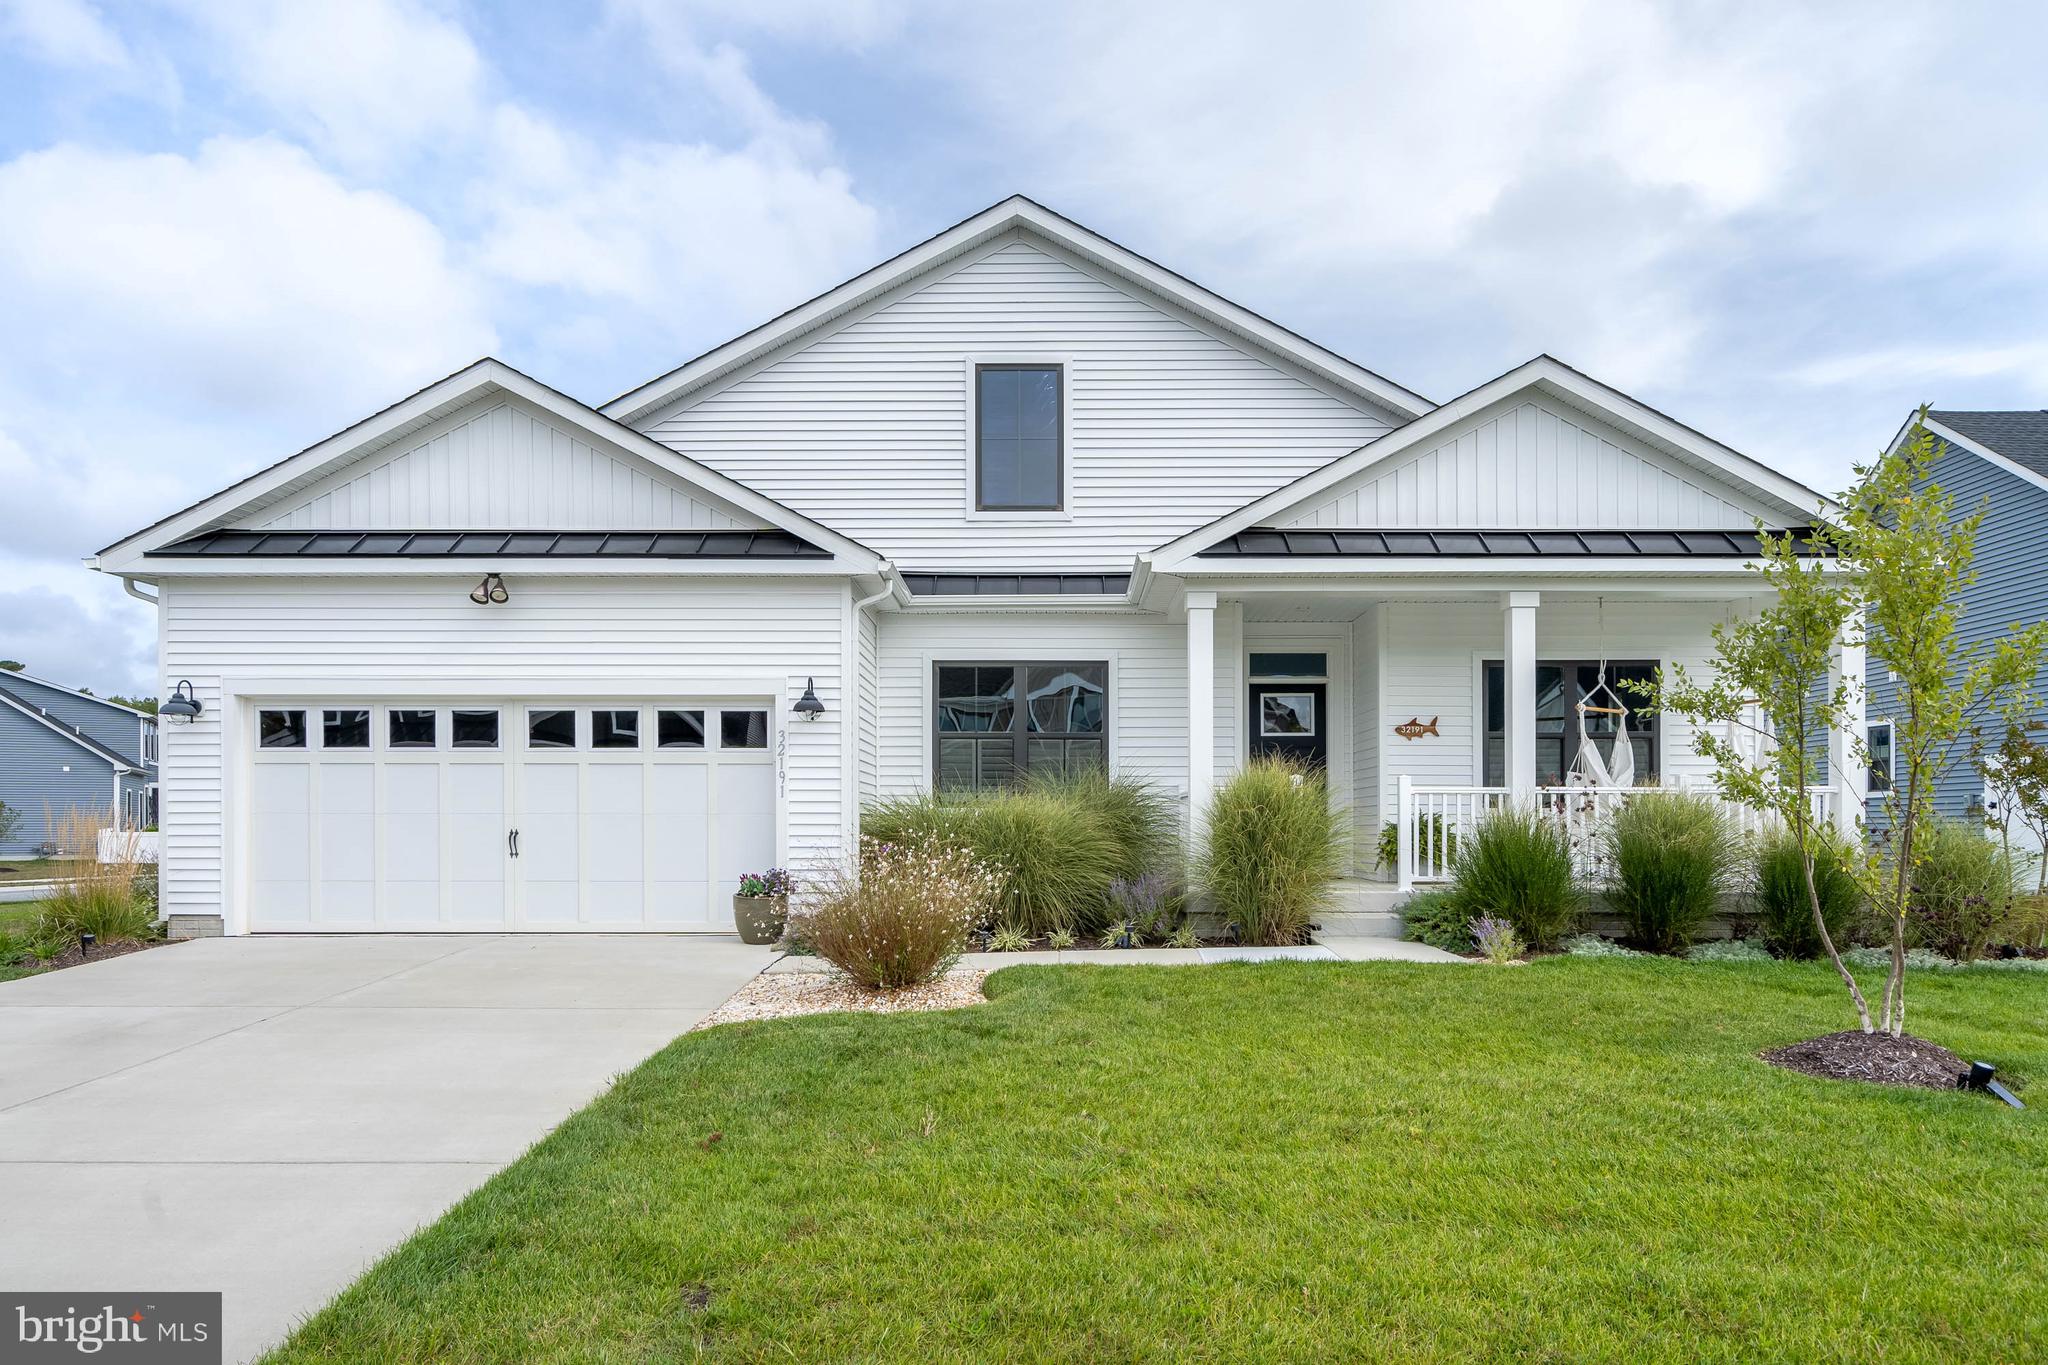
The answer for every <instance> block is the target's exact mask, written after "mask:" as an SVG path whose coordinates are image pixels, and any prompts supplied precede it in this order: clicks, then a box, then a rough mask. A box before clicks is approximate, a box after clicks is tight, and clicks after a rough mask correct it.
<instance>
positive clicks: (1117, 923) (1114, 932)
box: [1101, 919, 1145, 948]
mask: <svg viewBox="0 0 2048 1365" xmlns="http://www.w3.org/2000/svg"><path fill="white" fill-rule="evenodd" d="M1101 943H1102V946H1103V947H1105V948H1142V947H1144V946H1145V934H1144V931H1143V930H1141V929H1139V928H1138V926H1137V925H1136V924H1134V923H1132V922H1131V921H1130V920H1127V919H1120V920H1114V921H1112V922H1110V923H1109V924H1105V925H1104V926H1102V939H1101Z"/></svg>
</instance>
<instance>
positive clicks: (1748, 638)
mask: <svg viewBox="0 0 2048 1365" xmlns="http://www.w3.org/2000/svg"><path fill="white" fill-rule="evenodd" d="M1758 539H1759V540H1760V541H1761V543H1762V546H1763V553H1762V555H1761V556H1760V557H1759V558H1758V560H1757V561H1756V562H1754V563H1753V564H1751V565H1750V568H1751V569H1752V570H1753V571H1754V572H1755V573H1756V574H1757V575H1758V577H1759V579H1760V583H1761V586H1762V587H1765V588H1767V589H1769V591H1770V593H1771V596H1770V599H1769V601H1768V602H1767V604H1766V605H1765V606H1764V607H1763V608H1762V609H1761V610H1760V611H1759V612H1758V613H1757V614H1756V615H1755V616H1753V617H1750V618H1748V619H1745V620H1741V621H1734V622H1725V623H1722V624H1720V625H1717V626H1715V627H1714V665H1713V670H1712V672H1711V673H1709V674H1708V675H1707V676H1704V677H1694V676H1693V675H1692V674H1691V673H1689V672H1688V671H1687V670H1686V668H1685V666H1684V665H1683V664H1672V665H1670V666H1669V667H1668V668H1663V669H1660V670H1658V674H1657V677H1656V680H1655V681H1654V682H1652V683H1651V684H1650V685H1649V686H1648V688H1647V689H1639V690H1646V691H1647V694H1648V696H1649V697H1650V700H1651V704H1652V705H1653V706H1654V707H1655V708H1656V709H1657V710H1659V711H1661V712H1663V713H1665V714H1667V715H1675V716H1680V717H1683V718H1684V719H1685V720H1686V721H1687V722H1689V723H1690V724H1691V726H1692V729H1693V743H1694V745H1695V747H1696V748H1697V749H1698V750H1699V752H1700V753H1701V754H1702V755H1703V756H1704V757H1706V758H1707V759H1709V760H1710V761H1711V762H1712V763H1713V765H1714V786H1715V788H1716V789H1717V790H1718V791H1719V792H1720V794H1721V796H1722V797H1723V799H1725V800H1728V801H1732V802H1735V803H1737V804H1740V805H1744V806H1748V807H1750V808H1751V809H1753V810H1757V811H1761V812H1763V813H1765V814H1766V815H1769V816H1772V817H1775V818H1776V819H1779V820H1782V821H1783V822H1784V824H1785V827H1786V828H1787V829H1788V830H1790V831H1791V832H1792V835H1793V837H1794V838H1795V839H1797V840H1798V843H1799V854H1800V862H1801V864H1802V865H1803V867H1804V870H1805V873H1806V897H1807V903H1808V905H1809V906H1810V907H1811V908H1812V910H1813V923H1814V928H1815V929H1816V930H1817V931H1818V932H1819V934H1820V941H1821V946H1822V947H1824V948H1826V949H1827V954H1828V961H1829V962H1831V963H1833V964H1834V967H1835V971H1836V973H1837V974H1839V975H1840V976H1841V978H1842V985H1843V986H1844V987H1846V988H1847V989H1848V992H1849V999H1850V1001H1851V1002H1852V1003H1853V1004H1854V1005H1855V1007H1856V1018H1857V1021H1858V1022H1859V1023H1860V1024H1861V1025H1862V1028H1863V1031H1864V1032H1865V1033H1869V1032H1871V1031H1872V1025H1871V1020H1870V1005H1869V1003H1868V1002H1867V1001H1866V1000H1865V999H1864V998H1863V990H1862V988H1861V987H1859V986H1858V985H1857V984H1856V977H1855V975H1854V974H1853V973H1851V972H1850V970H1849V969H1848V967H1847V966H1846V965H1844V964H1843V962H1842V955H1841V953H1840V951H1839V950H1837V948H1836V947H1835V940H1834V936H1833V935H1832V934H1830V933H1829V932H1828V924H1827V917H1826V916H1825V915H1823V914H1822V913H1821V905H1820V892H1819V890H1818V888H1817V887H1816V886H1815V883H1814V871H1813V870H1814V865H1815V862H1816V860H1817V859H1820V858H1836V859H1839V858H1841V857H1842V856H1843V850H1842V847H1841V843H1840V841H1839V840H1837V839H1835V838H1833V837H1832V832H1831V831H1830V830H1828V829H1827V827H1826V826H1825V825H1824V824H1823V823H1822V822H1821V821H1820V820H1819V819H1817V818H1816V816H1815V813H1814V809H1813V802H1812V800H1811V797H1810V795H1809V791H1810V789H1811V788H1813V787H1815V786H1817V785H1818V784H1819V778H1820V772H1819V768H1820V759H1819V755H1820V754H1821V753H1823V752H1825V751H1826V749H1827V742H1828V735H1829V732H1830V731H1832V730H1834V729H1837V728H1839V727H1841V726H1843V725H1845V724H1846V723H1847V721H1848V717H1849V714H1850V708H1851V706H1852V704H1853V702H1854V700H1855V697H1854V694H1853V692H1852V690H1851V686H1850V684H1849V683H1848V682H1847V681H1846V680H1843V681H1841V682H1839V683H1837V684H1836V685H1835V686H1833V687H1832V688H1831V687H1829V685H1828V672H1829V665H1830V663H1831V662H1832V660H1833V657H1834V652H1835V650H1836V648H1837V647H1838V646H1839V645H1840V644H1841V643H1842V641H1843V640H1844V639H1845V638H1847V637H1848V635H1849V633H1850V631H1851V630H1852V629H1853V625H1854V621H1855V617H1856V605H1857V598H1856V585H1855V574H1854V569H1853V566H1851V565H1848V564H1845V563H1844V562H1842V560H1841V559H1840V557H1839V556H1837V555H1834V554H1831V553H1829V552H1830V551H1831V550H1832V549H1833V548H1834V546H1833V543H1832V541H1831V540H1830V539H1829V533H1828V532H1827V530H1826V529H1825V528H1819V529H1816V530H1815V531H1814V532H1813V535H1812V537H1811V539H1804V538H1802V537H1800V536H1797V535H1794V534H1791V533H1787V534H1784V535H1773V534H1771V533H1769V532H1768V531H1765V530H1763V528H1762V527H1759V528H1758Z"/></svg>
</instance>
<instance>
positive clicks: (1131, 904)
mask: <svg viewBox="0 0 2048 1365" xmlns="http://www.w3.org/2000/svg"><path fill="white" fill-rule="evenodd" d="M1186 906H1187V897H1186V895H1185V894H1184V893H1183V892H1182V891H1181V889H1180V884H1179V882H1178V881H1177V880H1176V879H1175V878H1173V877H1171V876H1168V875H1167V874H1166V873H1164V872H1148V873H1146V874H1145V875H1144V876H1142V877H1139V878H1137V879H1136V880H1134V881H1127V880H1125V879H1124V878H1122V877H1119V878H1117V879H1116V880H1115V881H1113V882H1111V883H1110V884H1109V915H1110V918H1111V919H1112V920H1116V921H1121V922H1124V923H1128V924H1130V925H1132V926H1133V927H1134V928H1135V929H1136V930H1137V931H1138V932H1139V933H1140V934H1142V935H1143V936H1144V937H1146V938H1165V937H1166V936H1167V935H1168V934H1170V933H1172V932H1173V931H1174V930H1175V929H1176V928H1178V927H1179V926H1180V922H1181V920H1182V918H1183V917H1184V915H1185V911H1186Z"/></svg>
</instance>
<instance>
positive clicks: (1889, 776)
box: [1829, 716, 1899, 801]
mask: <svg viewBox="0 0 2048 1365" xmlns="http://www.w3.org/2000/svg"><path fill="white" fill-rule="evenodd" d="M1880 726H1881V727H1883V728H1884V729H1885V730H1886V731H1887V732H1888V733H1889V742H1888V743H1887V744H1886V745H1885V755H1884V780H1885V784H1886V785H1884V786H1882V787H1873V786H1871V785H1870V775H1871V774H1872V773H1874V772H1876V771H1877V766H1876V765H1875V764H1873V763H1870V762H1868V761H1867V759H1868V756H1869V755H1870V753H1871V750H1872V746H1871V743H1870V732H1871V731H1872V730H1875V729H1878V728H1879V727H1880ZM1860 738H1861V739H1862V741H1863V749H1864V753H1865V756H1866V762H1865V764H1864V768H1863V790H1862V792H1860V793H1858V794H1859V795H1860V796H1862V797H1864V798H1865V799H1866V801H1867V799H1868V798H1869V797H1872V796H1880V795H1883V794H1884V793H1886V792H1889V791H1892V790H1893V789H1895V788H1896V787H1897V786H1898V781H1899V731H1898V727H1897V725H1896V724H1894V723H1893V721H1892V719H1891V717H1889V716H1886V717H1884V718H1883V719H1881V720H1872V719H1870V718H1869V717H1867V716H1866V717H1864V720H1863V734H1862V735H1861V736H1860ZM1829 776H1831V777H1832V776H1833V774H1832V773H1831V774H1829Z"/></svg>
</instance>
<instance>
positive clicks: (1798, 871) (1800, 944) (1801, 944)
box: [1755, 830, 1863, 958]
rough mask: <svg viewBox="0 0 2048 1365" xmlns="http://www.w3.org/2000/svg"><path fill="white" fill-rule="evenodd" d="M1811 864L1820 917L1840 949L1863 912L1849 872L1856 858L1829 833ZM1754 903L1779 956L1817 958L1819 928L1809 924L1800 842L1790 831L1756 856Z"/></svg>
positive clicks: (1769, 841)
mask: <svg viewBox="0 0 2048 1365" xmlns="http://www.w3.org/2000/svg"><path fill="white" fill-rule="evenodd" d="M1821 838H1822V842H1821V844H1820V845H1819V847H1818V848H1816V850H1815V855H1814V860H1813V889H1814V890H1815V891H1816V892H1817V893H1818V894H1819V896H1820V913H1821V918H1822V919H1824V920H1826V921H1827V926H1828V936H1829V937H1830V938H1832V939H1833V940H1834V941H1835V946H1836V947H1837V948H1840V947H1841V946H1842V945H1843V942H1844V939H1845V937H1846V935H1847V934H1848V932H1849V929H1850V926H1851V925H1853V924H1854V923H1855V922H1856V917H1857V916H1858V915H1859V914H1860V913H1861V912H1862V908H1863V888H1862V885H1861V884H1860V883H1859V882H1858V881H1857V880H1856V874H1855V873H1854V872H1853V871H1851V870H1850V859H1852V858H1853V857H1855V854H1854V853H1853V852H1851V851H1850V850H1849V849H1847V848H1845V847H1843V845H1842V843H1841V840H1840V839H1839V838H1837V837H1836V836H1835V835H1834V834H1832V833H1829V834H1825V835H1823V836H1821ZM1755 901H1756V910H1757V921H1758V925H1759V927H1760V928H1761V929H1762V931H1763V937H1764V942H1765V943H1767V944H1769V945H1770V948H1771V951H1772V952H1774V953H1776V954H1778V956H1780V957H1795V958H1814V957H1819V956H1820V955H1821V951H1822V949H1821V941H1820V930H1819V929H1817V928H1816V927H1815V926H1814V923H1813V903H1812V902H1811V901H1810V900H1808V899H1807V895H1806V871H1805V868H1804V866H1803V863H1802V860H1801V858H1800V854H1799V841H1798V840H1797V839H1796V838H1794V837H1793V836H1792V832H1791V831H1790V830H1780V831H1778V832H1777V833H1775V834H1772V835H1769V836H1767V837H1766V838H1765V840H1764V843H1763V845H1762V847H1761V848H1759V849H1758V850H1757V857H1756V891H1755Z"/></svg>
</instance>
